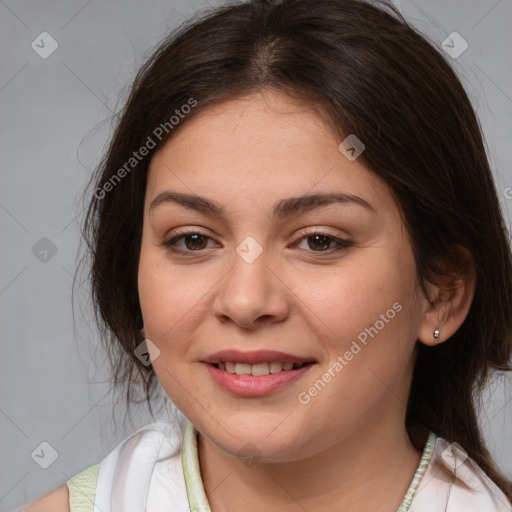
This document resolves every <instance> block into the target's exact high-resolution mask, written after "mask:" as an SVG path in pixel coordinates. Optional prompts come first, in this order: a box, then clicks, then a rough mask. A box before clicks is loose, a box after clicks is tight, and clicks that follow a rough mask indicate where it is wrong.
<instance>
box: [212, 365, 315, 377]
mask: <svg viewBox="0 0 512 512" xmlns="http://www.w3.org/2000/svg"><path fill="white" fill-rule="evenodd" d="M207 364H209V365H211V366H213V367H215V368H217V370H221V371H224V372H226V373H231V374H235V375H251V376H252V377H264V376H266V375H271V374H277V373H282V372H289V371H294V370H299V369H300V368H303V367H304V366H311V365H313V364H316V362H315V361H306V362H300V363H292V362H282V361H262V362H259V363H255V364H247V363H239V362H234V361H219V362H218V363H207Z"/></svg>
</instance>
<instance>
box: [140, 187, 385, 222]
mask: <svg viewBox="0 0 512 512" xmlns="http://www.w3.org/2000/svg"><path fill="white" fill-rule="evenodd" d="M165 203H173V204H178V205H180V206H183V207H185V208H190V209H192V210H196V211H199V212H203V213H207V214H210V215H215V216H217V217H220V216H221V215H222V213H223V210H224V209H223V207H222V206H221V205H220V204H218V203H216V202H215V201H212V200H210V199H207V198H205V197H201V196H196V195H193V194H180V193H177V192H172V191H165V192H162V193H161V194H159V195H158V196H156V197H155V198H154V199H153V200H152V201H151V204H150V206H149V211H150V212H151V211H152V210H153V209H154V208H156V207H157V206H159V205H161V204H165ZM334 203H342V204H355V205H358V206H361V207H363V208H365V209H367V210H369V211H371V212H374V213H376V210H375V208H374V207H373V206H372V205H371V204H370V203H369V202H368V201H366V200H365V199H363V198H362V197H359V196H356V195H353V194H343V193H324V194H311V195H305V196H298V197H289V198H287V199H282V200H281V201H279V202H278V203H276V205H275V206H274V209H273V215H274V217H277V218H284V217H288V216H290V215H296V214H299V213H305V212H308V211H310V210H313V209H315V208H319V207H321V206H327V205H330V204H334Z"/></svg>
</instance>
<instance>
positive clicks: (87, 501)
mask: <svg viewBox="0 0 512 512" xmlns="http://www.w3.org/2000/svg"><path fill="white" fill-rule="evenodd" d="M99 468H100V465H99V464H96V465H95V466H91V467H89V468H87V469H84V471H82V472H81V473H78V475H75V476H74V477H73V478H71V479H70V480H68V481H67V482H66V484H67V486H68V489H69V507H70V511H71V512H94V497H95V495H96V479H97V477H98V470H99Z"/></svg>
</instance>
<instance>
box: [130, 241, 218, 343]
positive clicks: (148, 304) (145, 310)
mask: <svg viewBox="0 0 512 512" xmlns="http://www.w3.org/2000/svg"><path fill="white" fill-rule="evenodd" d="M188 268H189V269H190V267H188ZM204 277H205V276H204V275H201V276H195V275H194V273H193V272H184V271H183V270H182V271H179V269H176V267H175V266H173V265H171V263H170V262H169V260H168V259H167V258H166V257H165V253H164V251H162V249H161V248H159V247H157V248H153V247H149V248H145V247H144V246H143V247H142V250H141V255H140V261H139V271H138V287H139V300H140V305H141V310H142V316H143V318H144V326H145V330H146V335H147V336H148V338H150V339H151V337H153V338H154V341H155V343H157V345H160V344H167V342H168V341H169V340H170V339H174V338H176V337H178V338H179V335H180V334H183V329H184V326H185V325H186V326H187V329H190V327H191V325H193V324H195V323H197V322H199V321H200V318H201V315H203V314H204V311H203V308H204V302H205V300H204V299H206V297H207V296H208V291H209V290H210V289H211V284H210V283H209V282H208V280H207V279H205V278H204Z"/></svg>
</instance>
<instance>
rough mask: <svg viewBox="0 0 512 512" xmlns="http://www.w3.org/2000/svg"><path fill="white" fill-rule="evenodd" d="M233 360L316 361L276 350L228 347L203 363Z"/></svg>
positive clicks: (240, 361) (260, 361) (205, 359)
mask: <svg viewBox="0 0 512 512" xmlns="http://www.w3.org/2000/svg"><path fill="white" fill-rule="evenodd" d="M226 361H228V362H233V363H245V364H257V363H262V362H272V361H279V362H281V363H299V364H300V363H314V362H315V360H314V359H312V358H304V357H298V356H294V355H293V354H286V353H284V352H276V351H275V350H254V351H251V352H241V351H240V350H234V349H228V350H221V351H219V352H215V353H214V354H211V355H209V356H208V357H206V358H204V359H203V360H202V362H203V363H210V364H216V363H220V362H226Z"/></svg>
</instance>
